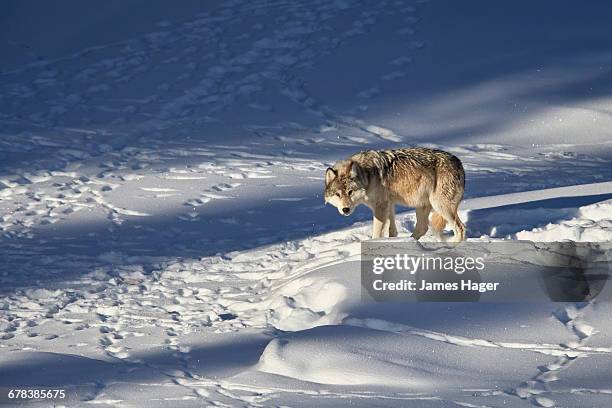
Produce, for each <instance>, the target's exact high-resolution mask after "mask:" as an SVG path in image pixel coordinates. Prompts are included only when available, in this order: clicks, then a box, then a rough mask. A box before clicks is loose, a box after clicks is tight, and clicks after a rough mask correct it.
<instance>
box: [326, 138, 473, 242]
mask: <svg viewBox="0 0 612 408" xmlns="http://www.w3.org/2000/svg"><path fill="white" fill-rule="evenodd" d="M464 190H465V171H464V170H463V165H462V164H461V161H460V160H459V159H458V158H457V157H455V156H454V155H452V154H450V153H447V152H444V151H442V150H435V149H427V148H422V147H414V148H405V149H395V150H378V151H376V150H368V151H363V152H360V153H357V154H354V155H352V156H351V157H349V158H348V159H346V160H342V161H339V162H337V163H336V164H335V165H334V166H333V167H329V168H328V169H327V170H326V172H325V203H330V204H332V205H333V206H335V207H336V208H337V209H338V212H340V214H342V215H344V216H349V215H351V214H352V213H353V211H354V210H355V207H357V206H358V205H360V204H365V205H366V206H368V207H369V208H370V209H371V210H372V212H373V215H374V220H373V229H372V238H381V237H386V236H389V237H396V236H397V227H396V225H395V205H396V204H400V205H403V206H407V207H414V208H416V218H417V222H416V226H415V229H414V231H413V233H412V236H413V237H414V238H415V239H419V238H421V237H422V236H423V235H424V234H425V233H426V232H427V230H428V229H429V214H430V213H431V212H433V214H432V222H431V224H432V227H433V229H434V230H435V231H436V232H437V233H438V235H439V236H441V233H442V230H443V229H444V227H445V226H446V224H447V223H448V224H449V226H450V227H451V228H452V230H453V233H454V237H453V241H455V242H460V241H462V240H463V239H464V238H465V225H464V224H463V223H462V222H461V220H460V219H459V216H458V215H457V209H458V207H459V203H460V202H461V200H462V199H463V192H464Z"/></svg>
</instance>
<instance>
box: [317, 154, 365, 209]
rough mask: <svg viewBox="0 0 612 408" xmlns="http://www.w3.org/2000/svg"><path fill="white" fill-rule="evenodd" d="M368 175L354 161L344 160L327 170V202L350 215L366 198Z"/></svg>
mask: <svg viewBox="0 0 612 408" xmlns="http://www.w3.org/2000/svg"><path fill="white" fill-rule="evenodd" d="M366 189H367V176H366V174H365V171H364V170H363V169H362V168H361V167H360V166H359V165H358V164H357V163H355V162H354V161H352V160H344V161H341V162H338V163H336V164H335V165H334V167H329V168H328V169H327V170H326V171H325V203H326V204H327V203H330V204H331V205H333V206H334V207H336V208H337V209H338V212H339V213H340V214H342V215H344V216H349V215H351V214H352V213H353V211H354V210H355V207H357V206H358V205H359V204H361V203H363V202H364V201H365V199H366V193H367V192H366Z"/></svg>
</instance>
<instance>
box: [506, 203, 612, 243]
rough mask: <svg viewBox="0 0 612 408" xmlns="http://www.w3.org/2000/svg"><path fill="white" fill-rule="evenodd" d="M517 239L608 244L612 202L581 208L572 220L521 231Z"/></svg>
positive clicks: (611, 233)
mask: <svg viewBox="0 0 612 408" xmlns="http://www.w3.org/2000/svg"><path fill="white" fill-rule="evenodd" d="M516 238H517V239H522V240H529V241H540V242H553V241H582V242H608V241H610V240H612V200H608V201H604V202H601V203H596V204H592V205H587V206H584V207H580V208H579V209H578V211H577V215H576V216H575V217H573V218H572V219H570V220H566V221H561V222H559V223H556V224H552V223H549V224H547V225H546V226H544V227H539V228H534V229H532V230H530V231H520V232H517V234H516Z"/></svg>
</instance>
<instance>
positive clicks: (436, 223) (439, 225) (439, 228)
mask: <svg viewBox="0 0 612 408" xmlns="http://www.w3.org/2000/svg"><path fill="white" fill-rule="evenodd" d="M431 227H432V229H433V230H434V232H435V233H436V236H437V237H438V239H439V240H440V241H441V240H442V236H443V233H444V227H446V220H445V219H444V217H442V216H441V215H440V214H438V213H437V212H435V211H434V212H433V213H432V214H431Z"/></svg>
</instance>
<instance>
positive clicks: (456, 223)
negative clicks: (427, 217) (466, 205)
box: [431, 200, 465, 242]
mask: <svg viewBox="0 0 612 408" xmlns="http://www.w3.org/2000/svg"><path fill="white" fill-rule="evenodd" d="M431 205H432V206H433V209H434V210H435V211H436V212H437V213H438V214H439V215H440V216H442V218H444V219H445V220H446V222H447V223H448V224H449V225H450V227H451V228H452V229H453V234H454V236H453V241H454V242H461V241H463V240H464V239H465V225H464V224H463V222H462V221H461V219H460V218H459V214H457V207H458V205H452V204H451V203H440V202H437V201H435V200H432V202H431Z"/></svg>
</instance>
